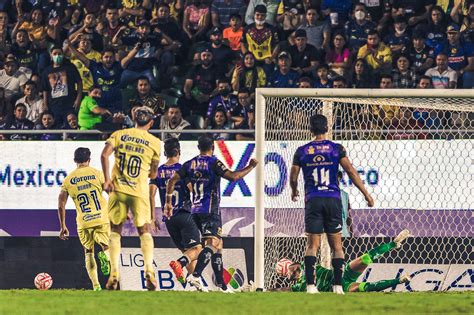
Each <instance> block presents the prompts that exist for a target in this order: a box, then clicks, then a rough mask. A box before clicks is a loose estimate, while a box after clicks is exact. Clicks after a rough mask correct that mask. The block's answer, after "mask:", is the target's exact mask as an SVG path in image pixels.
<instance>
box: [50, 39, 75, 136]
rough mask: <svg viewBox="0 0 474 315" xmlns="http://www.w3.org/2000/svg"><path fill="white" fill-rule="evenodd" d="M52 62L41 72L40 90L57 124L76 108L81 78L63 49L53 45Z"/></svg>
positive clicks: (60, 123) (63, 120)
mask: <svg viewBox="0 0 474 315" xmlns="http://www.w3.org/2000/svg"><path fill="white" fill-rule="evenodd" d="M50 56H51V60H52V64H51V65H50V66H48V67H47V68H46V69H45V70H44V71H43V72H42V74H41V91H42V92H43V101H44V104H45V107H46V108H47V109H48V110H50V111H51V112H53V114H54V117H55V119H56V123H57V125H58V126H60V127H61V126H62V125H63V124H64V123H65V122H66V116H67V114H68V113H70V112H72V111H75V110H78V109H79V107H80V104H81V100H82V80H81V76H80V75H79V72H78V71H77V69H76V67H75V66H74V65H73V64H72V63H71V62H70V61H69V60H68V59H65V58H64V52H63V49H62V48H61V47H59V46H53V47H52V48H51V51H50Z"/></svg>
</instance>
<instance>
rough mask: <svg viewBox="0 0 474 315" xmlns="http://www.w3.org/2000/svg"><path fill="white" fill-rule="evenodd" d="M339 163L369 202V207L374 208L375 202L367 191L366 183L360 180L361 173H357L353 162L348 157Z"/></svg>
mask: <svg viewBox="0 0 474 315" xmlns="http://www.w3.org/2000/svg"><path fill="white" fill-rule="evenodd" d="M339 163H340V164H341V166H342V168H343V169H344V171H346V173H347V175H349V178H350V179H351V180H352V182H353V183H354V185H355V186H356V187H357V189H359V191H360V192H361V193H362V194H363V195H364V197H365V200H366V201H367V205H368V206H369V207H373V206H374V200H373V199H372V196H370V194H369V192H368V191H367V189H365V186H364V183H363V182H362V180H361V179H360V177H359V173H357V171H356V169H355V168H354V166H352V163H351V161H349V159H348V158H347V157H343V158H341V160H340V161H339Z"/></svg>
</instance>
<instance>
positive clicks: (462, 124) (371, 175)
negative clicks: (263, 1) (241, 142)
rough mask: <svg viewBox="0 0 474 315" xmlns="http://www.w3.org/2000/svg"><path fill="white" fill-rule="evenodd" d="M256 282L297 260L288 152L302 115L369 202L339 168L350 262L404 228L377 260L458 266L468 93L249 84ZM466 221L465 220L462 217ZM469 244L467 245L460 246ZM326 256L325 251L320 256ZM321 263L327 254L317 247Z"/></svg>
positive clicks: (274, 278)
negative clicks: (338, 150) (321, 130)
mask: <svg viewBox="0 0 474 315" xmlns="http://www.w3.org/2000/svg"><path fill="white" fill-rule="evenodd" d="M256 109H257V113H256V115H257V116H256V121H257V137H256V143H257V158H259V159H260V161H261V163H260V165H259V167H260V168H259V169H258V171H257V209H256V244H255V245H256V255H255V257H256V258H255V259H256V260H255V263H256V268H255V271H256V275H255V279H256V283H257V286H259V287H262V286H264V287H265V288H267V289H272V288H279V287H284V286H288V284H289V283H288V282H287V280H286V279H284V278H282V277H279V276H278V275H277V274H276V273H275V264H276V262H277V261H278V260H279V259H281V258H289V259H291V260H292V261H294V262H300V261H302V260H303V257H304V252H305V246H306V238H305V235H304V198H303V196H304V183H303V179H302V176H301V175H300V178H299V181H300V182H299V190H300V195H301V198H300V200H299V201H298V202H292V201H291V198H290V193H291V190H290V187H289V171H290V168H291V163H292V158H293V154H294V152H295V150H296V149H297V148H298V147H299V146H301V145H303V144H304V143H306V142H308V141H309V140H310V139H311V134H310V132H309V118H310V117H311V116H312V115H313V114H316V113H320V114H324V115H326V116H327V117H328V120H329V122H330V132H329V135H330V137H331V138H332V140H334V141H336V142H338V143H341V144H342V145H344V147H345V148H346V149H347V152H348V157H349V159H350V160H351V162H352V164H353V165H354V167H355V168H356V169H357V171H358V172H359V175H360V177H361V179H362V180H363V182H364V184H365V186H366V187H367V188H368V190H369V192H370V193H371V194H372V196H373V198H374V200H375V203H376V204H375V207H374V208H370V209H369V208H368V207H367V206H366V203H365V200H364V198H363V196H362V194H360V193H359V191H358V190H357V188H355V186H354V185H353V184H352V183H351V181H350V180H349V178H348V176H347V174H345V173H344V174H343V179H342V181H341V188H342V189H343V190H345V191H346V192H347V193H348V194H349V200H350V207H351V211H350V214H351V217H352V224H351V226H350V231H349V234H350V235H349V237H346V238H344V249H345V252H346V259H354V258H356V257H358V256H359V255H361V254H363V253H365V252H366V251H367V250H368V249H370V248H372V247H374V246H376V245H378V244H379V243H381V242H384V241H387V240H388V239H389V238H392V237H394V236H396V235H397V234H398V232H399V231H401V230H402V229H404V228H408V229H409V230H410V232H411V234H412V235H413V236H414V238H411V239H409V240H408V242H407V244H405V245H404V247H403V249H402V250H400V251H394V252H391V253H390V254H389V255H387V256H386V257H384V258H382V259H380V260H379V261H378V262H381V263H384V262H390V263H410V262H411V263H414V262H416V263H417V264H451V263H461V264H462V263H466V261H468V260H469V257H468V256H469V252H472V240H473V238H472V237H473V236H474V231H473V229H472V216H473V211H472V210H473V205H474V184H473V174H474V164H473V163H474V162H473V161H474V151H473V144H474V93H472V91H469V90H464V91H461V90H445V91H439V90H352V89H351V90H349V89H342V90H337V89H319V90H315V89H312V90H306V89H258V90H257V104H256ZM470 222H471V223H470ZM469 248H470V250H469ZM328 256H329V257H328ZM321 261H322V262H323V264H325V265H326V266H327V265H329V262H330V254H329V253H328V252H327V251H323V255H322V257H321Z"/></svg>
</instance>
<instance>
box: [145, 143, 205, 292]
mask: <svg viewBox="0 0 474 315" xmlns="http://www.w3.org/2000/svg"><path fill="white" fill-rule="evenodd" d="M164 151H165V156H166V158H167V160H166V163H165V164H163V165H161V166H160V167H159V168H158V176H157V177H156V178H155V179H152V180H150V205H151V211H152V212H153V213H154V212H155V195H156V191H157V190H159V193H160V201H161V206H162V210H163V211H164V205H165V203H166V184H167V183H168V180H169V179H170V178H171V177H172V176H173V174H174V173H176V172H178V171H179V170H180V169H181V166H182V165H181V164H180V163H179V158H180V156H181V148H180V145H179V141H178V139H176V138H170V139H167V140H166V141H165V145H164ZM170 197H171V199H172V200H171V201H172V205H173V211H172V215H171V217H169V218H168V217H167V216H165V215H163V218H162V220H163V221H164V222H165V225H166V229H167V230H168V233H169V234H170V237H171V239H172V240H173V242H174V244H175V245H176V247H177V248H178V249H179V250H180V251H181V252H182V253H183V255H182V256H181V257H180V258H178V259H177V260H173V261H171V262H170V267H171V269H172V270H173V272H174V274H175V276H176V279H178V281H179V282H181V283H185V282H186V277H185V276H184V274H183V268H184V267H186V269H187V271H188V274H192V273H193V271H194V266H195V265H196V259H197V257H198V255H199V252H200V251H201V249H202V246H201V235H200V233H199V229H198V228H197V226H196V223H194V221H193V217H192V216H191V212H190V211H191V199H190V194H189V190H188V187H187V186H186V183H185V182H184V180H182V179H180V180H179V181H177V182H176V184H175V186H174V191H173V192H172V193H171V196H170Z"/></svg>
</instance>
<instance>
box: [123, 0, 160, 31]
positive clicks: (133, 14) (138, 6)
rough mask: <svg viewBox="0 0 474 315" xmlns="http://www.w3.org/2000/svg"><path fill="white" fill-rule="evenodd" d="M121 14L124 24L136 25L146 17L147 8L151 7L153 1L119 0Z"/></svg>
mask: <svg viewBox="0 0 474 315" xmlns="http://www.w3.org/2000/svg"><path fill="white" fill-rule="evenodd" d="M118 4H119V16H120V20H121V21H122V23H123V24H125V25H127V26H130V27H136V26H137V24H138V22H139V21H140V20H141V19H143V18H145V15H146V14H147V10H149V9H151V7H152V3H151V1H128V0H119V1H118Z"/></svg>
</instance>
